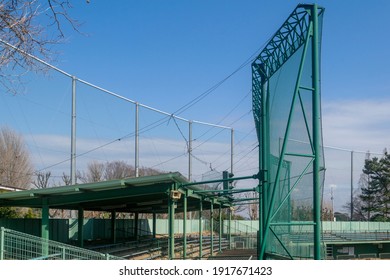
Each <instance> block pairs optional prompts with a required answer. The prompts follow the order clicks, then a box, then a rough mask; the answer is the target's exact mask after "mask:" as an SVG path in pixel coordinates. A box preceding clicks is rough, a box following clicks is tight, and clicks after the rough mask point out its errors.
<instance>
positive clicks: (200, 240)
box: [199, 198, 203, 260]
mask: <svg viewBox="0 0 390 280" xmlns="http://www.w3.org/2000/svg"><path fill="white" fill-rule="evenodd" d="M202 212H203V198H201V199H200V200H199V259H200V260H201V259H202V255H203V224H202V214H203V213H202Z"/></svg>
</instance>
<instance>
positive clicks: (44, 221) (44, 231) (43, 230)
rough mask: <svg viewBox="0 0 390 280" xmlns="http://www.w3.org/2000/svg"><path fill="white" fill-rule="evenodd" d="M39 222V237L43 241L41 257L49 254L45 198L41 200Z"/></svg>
mask: <svg viewBox="0 0 390 280" xmlns="http://www.w3.org/2000/svg"><path fill="white" fill-rule="evenodd" d="M41 222H42V224H41V237H42V239H44V242H43V243H42V255H43V256H47V255H48V254H49V206H48V205H47V199H46V198H44V199H43V204H42V217H41Z"/></svg>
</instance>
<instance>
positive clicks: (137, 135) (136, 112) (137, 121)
mask: <svg viewBox="0 0 390 280" xmlns="http://www.w3.org/2000/svg"><path fill="white" fill-rule="evenodd" d="M134 143H135V144H134V145H135V147H134V149H135V151H134V155H135V164H134V169H135V177H139V104H138V103H135V140H134Z"/></svg>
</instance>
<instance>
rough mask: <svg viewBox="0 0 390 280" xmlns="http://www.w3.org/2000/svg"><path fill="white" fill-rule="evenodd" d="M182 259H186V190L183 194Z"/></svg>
mask: <svg viewBox="0 0 390 280" xmlns="http://www.w3.org/2000/svg"><path fill="white" fill-rule="evenodd" d="M183 259H187V191H186V192H185V193H184V195H183Z"/></svg>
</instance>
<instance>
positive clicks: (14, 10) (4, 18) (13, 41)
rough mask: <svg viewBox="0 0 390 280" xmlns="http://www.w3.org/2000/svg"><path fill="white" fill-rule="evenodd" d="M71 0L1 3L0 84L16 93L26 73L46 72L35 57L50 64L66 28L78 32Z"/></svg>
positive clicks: (9, 1)
mask: <svg viewBox="0 0 390 280" xmlns="http://www.w3.org/2000/svg"><path fill="white" fill-rule="evenodd" d="M70 2H71V1H70V0H40V1H39V0H0V78H1V79H0V83H1V84H2V85H3V86H4V87H5V88H6V89H7V90H9V91H12V92H13V93H16V92H17V90H18V89H19V88H18V86H19V85H20V84H21V80H22V78H23V76H24V74H25V73H28V72H30V71H33V72H41V71H44V70H45V67H44V65H43V64H42V63H40V62H39V61H38V60H36V59H35V58H34V57H40V58H41V59H43V60H47V61H51V60H52V59H53V57H54V53H53V51H52V46H53V45H55V44H58V43H60V42H61V41H62V39H63V38H64V32H63V30H64V29H63V25H64V24H69V25H70V26H72V27H73V29H75V30H78V27H79V23H78V22H77V21H76V20H74V19H73V18H72V17H71V16H70V13H69V12H70V10H71V8H72V6H71V3H70Z"/></svg>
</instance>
